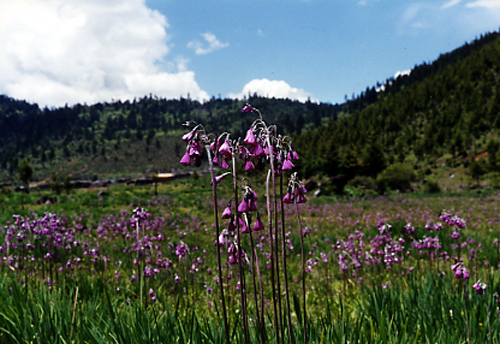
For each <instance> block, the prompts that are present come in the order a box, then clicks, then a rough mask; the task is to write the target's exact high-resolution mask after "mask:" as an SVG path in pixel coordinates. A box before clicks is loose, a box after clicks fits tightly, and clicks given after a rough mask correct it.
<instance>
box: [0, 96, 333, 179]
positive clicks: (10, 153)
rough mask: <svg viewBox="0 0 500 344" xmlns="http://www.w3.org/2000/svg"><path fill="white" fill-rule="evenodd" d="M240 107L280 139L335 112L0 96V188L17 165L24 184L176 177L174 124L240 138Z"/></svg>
mask: <svg viewBox="0 0 500 344" xmlns="http://www.w3.org/2000/svg"><path fill="white" fill-rule="evenodd" d="M245 102H249V103H251V104H252V105H253V106H254V107H257V108H259V109H260V111H261V112H262V114H263V116H264V118H265V120H266V121H268V122H269V123H273V124H276V125H277V126H278V128H279V130H280V132H281V133H283V134H285V135H296V134H298V133H300V132H301V131H302V130H307V129H313V128H316V127H319V126H320V125H321V124H322V123H326V122H328V121H329V120H331V119H335V118H336V116H337V114H338V113H339V112H340V111H341V107H340V106H339V105H331V104H316V103H312V102H306V103H300V102H298V101H291V100H287V99H268V98H262V97H258V96H252V97H249V99H247V100H246V101H239V100H232V99H215V98H212V99H211V100H210V101H208V102H205V103H199V102H198V101H193V100H190V99H184V98H181V99H173V100H167V99H161V98H157V97H153V96H148V97H143V98H140V99H136V100H134V101H125V102H121V101H117V102H113V103H98V104H94V105H90V106H89V105H86V104H84V105H81V104H77V105H75V106H71V107H69V106H66V107H62V108H51V109H49V108H44V109H40V108H39V107H38V106H37V105H36V104H29V103H27V102H25V101H19V100H15V99H12V98H9V97H6V96H0V181H1V182H9V181H10V182H14V181H16V178H17V166H18V164H19V162H20V161H21V160H22V159H28V161H29V162H30V164H31V165H32V166H33V170H34V173H33V177H32V181H33V180H34V181H36V180H47V179H50V178H52V177H53V176H70V177H71V178H72V179H90V180H95V179H98V178H100V179H101V178H112V177H129V178H130V177H132V178H133V177H137V176H140V175H143V174H151V173H156V172H160V171H161V172H166V171H171V170H173V169H181V166H180V164H179V160H180V158H181V157H182V155H183V154H184V152H183V150H184V149H185V148H184V144H183V142H182V140H181V136H182V134H183V133H184V132H185V131H186V128H185V127H183V126H182V124H183V123H185V122H186V121H189V120H193V121H196V122H197V123H201V124H203V125H204V126H205V128H206V130H207V131H208V132H213V133H215V134H217V135H218V134H220V133H222V132H225V131H227V132H231V133H232V134H233V137H239V136H241V137H243V136H244V134H245V132H246V130H247V129H248V128H249V127H250V125H251V123H252V122H253V121H254V120H255V114H251V113H242V112H241V108H242V107H243V106H244V105H245Z"/></svg>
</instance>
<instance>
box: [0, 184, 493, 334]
mask: <svg viewBox="0 0 500 344" xmlns="http://www.w3.org/2000/svg"><path fill="white" fill-rule="evenodd" d="M208 183H209V180H208V179H207V178H200V179H198V180H194V181H190V180H186V181H180V182H176V183H175V184H172V185H162V186H160V195H158V196H154V195H152V194H150V193H149V190H147V189H145V188H144V189H143V190H131V189H128V188H125V187H120V188H116V189H111V190H110V191H109V195H108V196H104V197H105V199H102V198H101V199H99V197H98V196H96V195H95V194H96V192H94V193H93V197H94V198H95V200H96V202H97V203H100V204H101V209H95V208H96V207H95V206H93V205H92V204H90V205H89V206H88V211H89V212H83V211H80V212H78V213H69V212H68V210H67V209H65V207H67V208H68V209H72V207H73V206H74V205H73V204H71V203H73V202H74V203H79V200H83V201H84V200H85V198H86V197H90V196H89V195H88V193H89V192H81V193H78V194H74V195H71V196H69V197H68V200H67V201H66V203H65V204H59V205H54V206H52V207H54V208H55V209H54V210H55V211H52V212H51V211H49V209H44V208H45V207H47V206H43V207H42V208H34V209H33V210H27V209H25V210H21V209H19V213H21V214H23V213H24V215H15V216H13V218H12V219H11V220H4V221H5V223H4V225H5V226H4V227H3V231H2V236H1V243H2V244H1V247H0V252H1V259H2V264H1V265H0V269H1V271H2V274H1V277H0V300H1V302H0V319H1V320H0V342H6V343H7V342H13V343H15V342H19V343H24V342H33V343H47V342H51V343H58V342H61V343H69V342H77V343H84V342H89V343H106V342H130V343H140V342H145V341H146V342H158V343H162V342H174V341H177V342H181V343H187V342H193V343H194V342H198V343H212V342H213V343H219V342H220V343H222V342H225V340H226V339H225V331H224V323H223V319H222V309H221V308H222V306H221V297H220V292H219V289H220V286H221V280H220V279H219V276H218V274H217V254H216V247H215V246H214V243H216V242H217V240H216V239H217V238H216V236H215V235H214V233H215V229H214V225H213V220H212V217H213V214H211V210H212V209H213V201H212V199H211V194H210V188H209V187H204V185H205V184H208ZM257 191H259V190H257ZM261 191H262V190H261ZM90 193H92V192H90ZM127 194H128V197H126V196H124V195H127ZM181 194H182V197H181V196H180V195H181ZM220 194H221V195H220V196H221V197H220V198H221V199H220V201H219V204H218V206H219V207H218V208H219V209H226V206H227V203H228V201H229V199H230V198H231V192H230V189H229V188H223V187H222V185H221V190H220ZM176 195H179V196H178V197H176ZM499 197H500V196H499V195H497V194H490V195H483V196H478V195H475V194H462V195H453V196H445V195H441V196H432V197H425V196H418V195H417V196H415V195H414V196H403V195H394V196H393V197H388V198H387V197H386V198H377V199H371V200H367V199H351V200H347V199H334V198H329V199H312V200H311V199H310V200H309V201H308V202H307V203H303V204H300V207H299V211H300V215H301V220H302V226H304V230H303V239H304V252H305V269H304V270H302V266H301V250H300V233H299V227H298V224H297V216H296V214H295V212H294V209H293V208H294V207H293V205H289V204H286V205H285V208H284V210H285V212H284V221H285V237H284V238H285V243H286V250H285V255H286V258H287V259H286V263H287V268H288V269H287V272H288V275H287V282H288V288H289V292H290V309H289V310H288V309H287V304H286V300H285V298H286V295H285V290H284V285H285V283H284V274H283V268H282V266H280V270H279V272H280V273H279V276H278V275H277V276H275V285H277V284H278V280H279V281H280V288H279V289H278V290H276V293H275V298H276V299H277V301H276V303H277V307H276V310H277V313H279V315H281V316H280V317H278V321H277V324H276V323H275V319H274V314H275V309H274V305H273V293H272V286H271V266H270V258H271V257H270V251H271V245H276V243H281V239H282V237H281V235H280V232H279V231H278V232H277V233H273V239H272V240H271V237H270V236H269V233H268V232H267V231H257V232H252V233H253V240H254V242H255V253H256V258H257V259H258V261H259V265H260V280H261V281H262V293H260V287H259V286H258V284H257V283H256V284H254V283H253V282H251V281H252V271H253V266H252V264H251V257H248V258H246V256H245V259H246V261H245V264H244V266H243V271H244V275H245V276H246V286H245V287H246V300H245V301H244V302H247V312H248V322H249V325H248V329H247V330H248V332H249V341H250V342H260V341H261V335H262V336H263V338H262V341H265V342H276V341H277V340H278V336H279V340H280V341H281V340H282V336H284V342H290V341H292V340H294V341H295V342H302V341H303V326H302V324H303V320H304V313H303V312H304V307H303V303H302V297H301V295H302V292H303V285H302V276H303V271H305V295H306V307H307V308H306V312H307V313H306V314H307V325H308V326H307V334H308V338H307V340H308V342H317V343H320V342H324V343H328V342H351V343H355V342H360V343H365V342H374V343H376V342H380V343H387V342H398V343H421V342H437V343H460V342H466V341H467V329H469V330H468V331H469V336H470V340H471V342H477V343H480V342H481V343H485V342H488V341H489V340H490V339H489V338H490V337H489V335H490V333H491V341H492V342H498V334H499V333H498V326H499V324H500V323H499V320H498V305H499V304H498V294H497V292H498V291H499V281H498V277H496V276H497V275H498V274H497V269H498V264H499V260H498V233H499V221H500V216H499V215H498V209H497V204H498V201H499ZM83 203H85V202H83ZM256 206H257V208H259V209H260V208H263V207H265V199H262V200H261V199H260V197H259V198H258V199H257V203H256ZM146 209H147V210H146ZM444 209H446V211H444ZM101 212H103V213H102V214H100V213H101ZM221 214H222V211H221ZM222 221H224V220H222ZM261 221H263V222H264V223H266V222H267V218H266V216H265V215H262V218H261ZM280 222H281V221H280ZM221 225H223V226H222V227H224V229H227V227H226V226H225V224H224V222H222V223H221ZM221 233H222V232H221ZM220 241H221V246H220V249H221V264H222V276H223V277H222V286H223V287H224V291H225V294H224V297H225V306H226V307H227V322H228V324H227V325H228V328H229V330H230V331H229V332H230V333H229V335H230V342H244V340H245V338H244V333H243V331H244V329H243V324H242V314H241V309H242V307H241V299H240V297H239V289H240V285H239V283H238V282H239V279H238V273H239V270H238V264H236V263H235V261H234V260H235V259H236V260H237V259H238V257H237V256H236V257H235V255H234V254H232V252H231V245H233V244H234V243H233V242H232V241H231V240H229V239H228V240H224V239H222V238H221V240H220ZM241 245H242V247H243V251H244V252H251V250H252V249H251V243H250V233H242V243H241ZM233 249H234V246H233ZM281 252H282V251H279V255H278V258H279V261H280V262H282V261H283V259H282V256H281ZM275 253H276V252H275ZM460 262H461V264H459V265H457V263H460ZM452 268H454V269H455V270H452ZM275 271H276V270H275ZM465 275H467V276H465ZM464 277H467V278H464ZM478 280H481V281H482V282H484V283H485V285H486V286H487V287H485V285H482V284H477V283H476V282H477V281H478ZM474 286H475V287H476V288H477V289H478V290H476V289H474ZM481 287H484V288H486V289H485V290H483V289H482V288H481ZM464 295H465V296H466V297H465V298H464ZM255 296H256V298H255ZM261 297H263V302H261V299H260V298H261ZM256 299H257V302H255V300H256ZM278 299H281V306H280V305H279V304H280V302H279V300H278ZM261 304H263V308H262V307H261ZM466 305H467V308H466ZM260 314H263V315H264V326H263V331H262V332H261V331H260V327H259V320H258V319H259V317H260ZM288 314H289V315H290V320H291V326H290V327H291V332H289V329H288V326H287V325H286V324H287V323H288ZM467 319H468V320H467ZM467 323H468V325H467ZM276 325H277V326H276ZM488 326H489V327H490V329H491V332H490V330H489V329H488ZM276 331H277V332H278V334H277V333H276ZM282 333H283V335H282ZM290 333H291V334H292V336H290ZM291 337H293V338H291Z"/></svg>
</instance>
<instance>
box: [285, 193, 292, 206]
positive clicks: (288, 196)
mask: <svg viewBox="0 0 500 344" xmlns="http://www.w3.org/2000/svg"><path fill="white" fill-rule="evenodd" d="M283 203H293V196H292V195H291V194H290V192H287V193H286V195H285V197H283Z"/></svg>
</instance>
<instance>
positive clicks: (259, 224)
mask: <svg viewBox="0 0 500 344" xmlns="http://www.w3.org/2000/svg"><path fill="white" fill-rule="evenodd" d="M264 229H265V227H264V224H263V223H262V220H261V219H260V215H259V213H258V212H257V219H256V220H255V223H254V225H253V231H254V232H260V231H263V230H264Z"/></svg>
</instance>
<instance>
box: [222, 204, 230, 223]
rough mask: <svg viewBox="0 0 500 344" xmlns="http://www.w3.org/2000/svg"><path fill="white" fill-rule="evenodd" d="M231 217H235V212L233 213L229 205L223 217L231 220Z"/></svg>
mask: <svg viewBox="0 0 500 344" xmlns="http://www.w3.org/2000/svg"><path fill="white" fill-rule="evenodd" d="M231 215H233V212H232V211H231V205H230V204H229V205H228V206H227V207H226V209H224V211H223V212H222V215H221V217H222V218H223V219H230V218H231Z"/></svg>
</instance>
